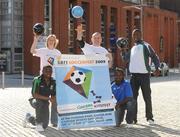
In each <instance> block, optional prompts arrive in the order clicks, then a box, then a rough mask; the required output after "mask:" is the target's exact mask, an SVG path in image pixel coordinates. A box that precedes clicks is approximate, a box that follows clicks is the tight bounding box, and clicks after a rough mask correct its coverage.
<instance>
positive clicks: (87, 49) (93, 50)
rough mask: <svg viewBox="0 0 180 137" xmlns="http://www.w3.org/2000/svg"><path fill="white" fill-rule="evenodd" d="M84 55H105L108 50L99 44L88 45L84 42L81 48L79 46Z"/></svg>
mask: <svg viewBox="0 0 180 137" xmlns="http://www.w3.org/2000/svg"><path fill="white" fill-rule="evenodd" d="M81 49H82V51H83V53H84V55H92V54H102V55H106V54H108V53H109V52H108V51H107V49H105V48H104V47H101V46H93V45H90V44H88V43H86V42H85V45H84V47H83V48H81Z"/></svg>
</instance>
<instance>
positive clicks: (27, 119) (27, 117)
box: [22, 113, 31, 128]
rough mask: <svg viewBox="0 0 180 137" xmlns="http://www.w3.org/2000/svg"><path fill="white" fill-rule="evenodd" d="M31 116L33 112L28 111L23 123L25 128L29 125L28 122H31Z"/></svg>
mask: <svg viewBox="0 0 180 137" xmlns="http://www.w3.org/2000/svg"><path fill="white" fill-rule="evenodd" d="M30 117H31V114H30V113H26V116H25V118H24V120H23V123H22V126H23V127H24V128H25V127H27V124H28V123H29V118H30Z"/></svg>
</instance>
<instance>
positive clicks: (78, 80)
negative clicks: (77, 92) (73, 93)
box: [70, 70, 86, 85]
mask: <svg viewBox="0 0 180 137" xmlns="http://www.w3.org/2000/svg"><path fill="white" fill-rule="evenodd" d="M70 79H71V81H72V82H73V83H74V84H75V85H81V84H83V83H84V82H85V80H86V75H85V73H84V72H82V71H80V70H75V71H73V72H72V73H71V76H70Z"/></svg>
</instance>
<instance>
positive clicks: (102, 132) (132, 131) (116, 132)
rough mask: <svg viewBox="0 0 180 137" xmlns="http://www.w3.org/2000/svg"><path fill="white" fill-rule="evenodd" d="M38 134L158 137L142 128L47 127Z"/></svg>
mask: <svg viewBox="0 0 180 137" xmlns="http://www.w3.org/2000/svg"><path fill="white" fill-rule="evenodd" d="M40 134H42V135H44V136H46V137H61V136H63V137H89V136H91V137H92V136H93V137H132V136H135V137H139V136H141V137H147V136H152V137H159V135H158V134H156V133H155V132H153V131H152V128H151V127H148V126H147V127H142V128H137V127H136V128H125V127H102V128H100V127H97V128H92V129H91V128H90V129H89V128H87V129H77V130H74V129H66V130H56V129H54V128H52V127H48V128H47V129H46V130H45V131H44V132H41V133H40Z"/></svg>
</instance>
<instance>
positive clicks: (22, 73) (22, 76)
mask: <svg viewBox="0 0 180 137" xmlns="http://www.w3.org/2000/svg"><path fill="white" fill-rule="evenodd" d="M21 85H22V86H24V71H23V70H22V71H21Z"/></svg>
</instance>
